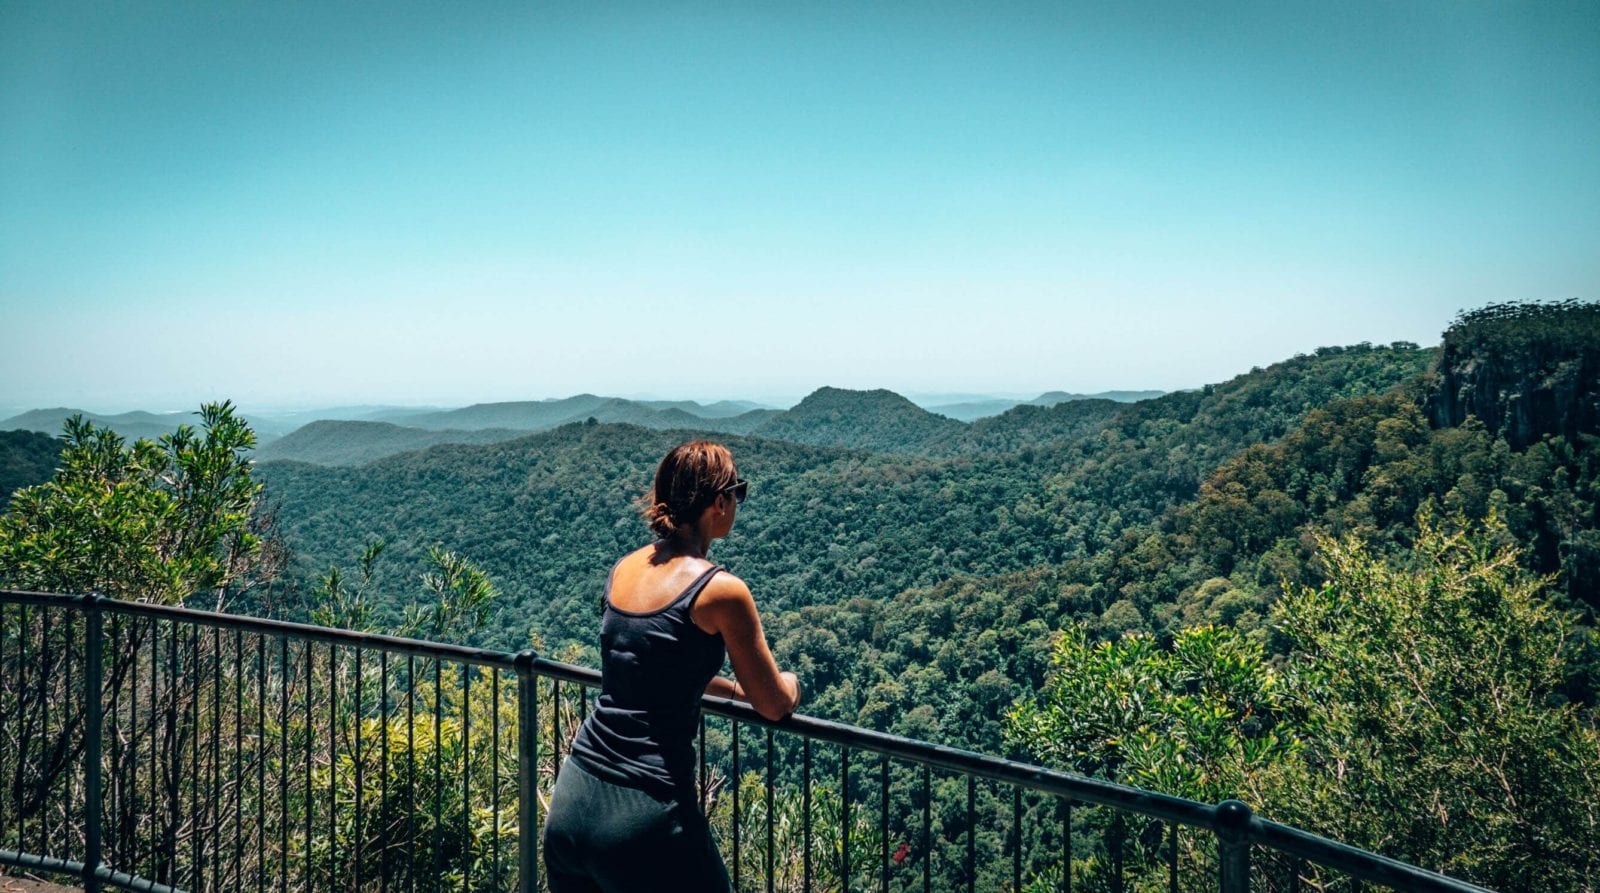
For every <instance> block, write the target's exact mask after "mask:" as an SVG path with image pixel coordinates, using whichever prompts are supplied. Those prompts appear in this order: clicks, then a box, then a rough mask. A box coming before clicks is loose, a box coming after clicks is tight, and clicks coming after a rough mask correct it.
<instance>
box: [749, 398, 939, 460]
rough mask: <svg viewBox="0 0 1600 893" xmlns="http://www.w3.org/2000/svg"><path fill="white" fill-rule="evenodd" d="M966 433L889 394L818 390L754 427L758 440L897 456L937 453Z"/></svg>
mask: <svg viewBox="0 0 1600 893" xmlns="http://www.w3.org/2000/svg"><path fill="white" fill-rule="evenodd" d="M965 430H966V425H964V424H962V423H961V422H958V421H956V420H955V419H950V418H946V417H944V416H941V415H935V414H933V413H931V412H928V411H927V410H926V409H923V408H922V407H920V406H918V405H917V404H915V403H912V402H911V401H910V400H907V399H906V398H904V397H902V396H900V395H899V394H896V393H894V392H893V391H885V390H875V391H848V390H844V389H841V388H827V387H825V388H818V389H817V390H816V391H813V392H812V393H811V394H810V395H809V396H807V397H806V398H805V399H804V400H802V401H800V403H799V404H798V405H796V406H795V407H794V408H793V409H790V410H789V411H788V412H784V413H780V414H778V415H776V416H774V417H773V418H771V419H769V420H768V421H766V422H765V423H763V424H762V425H760V426H758V427H757V428H755V429H754V431H753V432H752V433H754V434H755V435H757V436H758V437H765V438H769V439H771V440H787V441H790V442H793V443H808V444H814V445H817V446H850V447H859V448H861V449H869V450H882V451H887V452H901V453H927V452H935V451H937V450H938V449H939V448H940V447H942V446H943V445H944V444H947V443H949V442H951V441H953V440H955V439H956V438H957V437H959V436H961V433H962V432H963V431H965Z"/></svg>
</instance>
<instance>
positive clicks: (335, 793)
mask: <svg viewBox="0 0 1600 893" xmlns="http://www.w3.org/2000/svg"><path fill="white" fill-rule="evenodd" d="M307 843H308V844H309V843H310V841H307ZM338 887H339V646H338V645H335V644H333V643H332V642H330V643H328V888H329V889H337V888H338Z"/></svg>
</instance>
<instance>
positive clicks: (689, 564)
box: [544, 440, 800, 893]
mask: <svg viewBox="0 0 1600 893" xmlns="http://www.w3.org/2000/svg"><path fill="white" fill-rule="evenodd" d="M748 491H749V484H747V483H746V482H745V481H743V480H741V479H740V478H739V475H738V472H737V471H736V469H735V468H734V465H733V455H732V454H731V453H729V452H728V449H727V448H726V447H724V446H722V445H720V444H715V443H709V442H706V441H700V440H697V441H693V442H691V443H686V444H683V445H681V446H679V447H677V448H675V449H674V450H672V452H670V453H668V454H667V455H666V458H664V459H662V460H661V465H660V466H659V467H658V468H657V469H656V478H655V485H654V487H653V488H652V489H651V491H650V493H649V495H648V497H647V498H646V500H645V502H646V508H645V511H644V517H645V520H646V521H647V522H649V524H650V529H651V530H652V531H654V532H655V534H656V536H657V537H658V539H657V540H656V541H655V542H654V543H651V544H650V545H648V546H645V547H644V548H642V549H638V550H636V551H633V552H630V553H629V554H627V555H624V556H623V557H622V560H620V561H618V562H617V564H616V566H615V567H613V568H612V569H611V576H610V578H609V579H607V581H606V591H605V599H604V607H603V608H602V612H601V617H600V651H601V658H600V660H601V675H602V683H601V693H600V697H599V698H598V699H597V700H596V702H595V709H594V712H593V713H592V714H590V716H589V718H588V719H587V720H585V721H584V723H583V725H582V727H580V728H579V729H578V734H577V736H576V737H574V738H573V741H572V754H571V756H570V757H569V758H568V759H567V761H566V762H565V763H564V764H563V767H562V770H561V776H560V778H559V780H558V781H557V782H556V789H555V793H554V794H553V795H552V796H551V799H550V812H549V816H548V817H547V819H546V821H545V830H544V861H545V872H546V874H547V876H548V878H549V882H550V889H551V891H552V893H570V891H608V893H609V891H636V890H692V891H701V890H714V891H725V890H727V889H728V887H729V884H728V872H727V869H726V868H725V867H724V866H723V864H722V857H721V856H719V855H718V854H717V848H716V844H715V843H714V842H713V841H712V839H711V828H710V826H709V825H708V824H707V823H706V819H705V816H704V815H703V814H702V813H701V812H700V807H699V803H698V802H697V799H696V797H695V774H694V764H695V753H694V745H693V739H694V735H695V731H696V729H697V727H698V725H699V718H700V695H701V694H702V693H705V694H709V695H717V696H720V697H731V698H739V699H741V700H746V701H749V702H750V705H751V706H753V707H754V708H755V709H756V711H757V712H758V713H760V714H761V715H762V716H764V717H766V718H768V719H773V720H776V719H782V718H783V717H785V716H788V715H789V714H790V713H793V712H794V708H795V706H796V705H797V704H799V703H800V683H799V681H798V680H797V679H796V678H795V675H794V674H793V673H786V672H779V670H778V666H777V664H776V663H775V662H774V661H773V659H772V652H771V651H769V650H768V649H767V640H766V637H765V635H763V634H762V632H761V618H760V617H759V616H758V615H757V613H756V605H755V601H754V600H753V599H752V598H751V596H750V588H749V587H748V586H746V585H745V584H744V581H742V580H740V579H739V578H738V577H735V576H734V575H732V574H730V573H728V572H727V571H726V570H724V569H723V568H721V567H718V566H717V565H715V564H713V563H711V561H710V560H709V559H708V558H707V557H706V556H707V553H708V552H709V551H710V548H711V543H712V541H714V540H717V539H720V538H722V537H725V536H727V535H728V532H729V531H730V530H732V529H733V521H734V517H735V516H736V515H737V514H738V511H739V503H741V502H743V501H744V498H745V495H746V493H747V492H748ZM724 652H726V655H727V657H728V659H729V660H730V661H731V662H732V663H733V672H734V674H735V676H736V678H737V680H738V681H734V680H730V679H725V678H720V677H718V676H717V675H716V673H717V671H718V670H719V669H721V668H722V661H723V656H724Z"/></svg>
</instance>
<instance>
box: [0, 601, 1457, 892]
mask: <svg viewBox="0 0 1600 893" xmlns="http://www.w3.org/2000/svg"><path fill="white" fill-rule="evenodd" d="M5 603H9V604H26V605H36V606H46V607H56V608H68V609H77V610H91V609H93V610H98V611H101V612H104V613H112V614H123V615H129V616H136V617H148V618H161V619H166V620H171V621H174V622H180V623H189V624H194V625H198V626H206V627H215V628H219V629H229V630H239V631H242V632H253V633H258V634H262V635H270V636H284V637H290V638H295V639H302V640H307V641H314V642H323V643H330V644H337V645H348V646H355V647H365V648H373V649H379V650H384V651H388V652H390V653H394V654H402V655H415V656H417V657H429V658H437V659H443V660H449V661H453V662H459V663H465V664H474V665H478V666H485V667H496V668H500V669H503V670H508V671H516V672H529V671H531V672H532V673H533V674H534V675H538V676H546V677H549V678H552V679H559V680H564V681H568V682H573V683H577V684H580V685H586V686H591V687H598V686H599V685H600V678H601V677H600V672H599V671H598V670H594V669H590V668H588V667H580V666H576V665H574V664H569V663H563V662H561V661H555V660H550V659H548V658H543V657H539V656H537V655H536V654H534V653H533V652H531V651H524V652H520V653H518V652H508V651H496V650H493V649H486V648H473V647H468V646H464V645H451V644H446V643H442V642H430V641H426V640H422V639H411V638H406V637H402V636H390V635H382V634H378V633H366V632H357V631H353V630H341V629H333V628H330V627H324V626H315V625H312V624H306V623H295V622H291V621H284V620H268V619H265V618H261V617H248V616H244V615H238V614H224V613H220V612H215V611H202V610H197V609H193V608H179V607H173V606H168V605H155V604H149V603H144V602H131V601H124V600H120V599H111V598H106V597H105V596H100V595H61V594H57V593H45V592H17V591H8V590H0V604H5ZM701 704H702V707H703V709H704V710H705V711H707V712H709V713H713V714H717V715H721V716H726V717H729V718H731V719H735V720H738V721H739V722H743V723H749V724H752V725H758V726H766V727H770V728H773V729H779V730H782V731H785V732H788V733H790V734H795V735H800V736H802V737H806V738H811V739H814V740H817V741H825V742H828V743H832V744H839V745H843V746H847V747H852V748H857V749H860V750H867V751H871V752H874V753H878V754H883V755H885V756H890V757H894V758H896V759H900V760H905V761H908V762H913V763H919V764H922V765H926V766H931V767H934V768H938V769H944V770H948V771H951V772H957V773H962V774H965V775H972V776H977V777H980V778H986V779H989V780H992V781H997V782H1001V783H1005V784H1011V785H1016V786H1018V787H1023V788H1028V789H1031V790H1035V791H1040V792H1043V793H1046V794H1050V795H1053V796H1056V797H1060V798H1065V799H1068V800H1073V801H1081V802H1085V803H1093V804H1097V805H1101V806H1107V807H1110V808H1113V809H1117V810H1121V811H1124V812H1130V813H1135V814H1138V815H1142V816H1146V817H1148V818H1152V819H1157V820H1160V821H1163V822H1170V823H1176V824H1180V825H1186V826H1189V827H1192V828H1199V829H1203V830H1207V831H1211V832H1213V833H1216V834H1217V835H1218V837H1219V838H1220V839H1221V840H1223V841H1224V842H1226V843H1230V844H1233V845H1238V844H1240V843H1253V844H1258V845H1260V846H1264V847H1267V848H1269V849H1272V850H1275V851H1277V852H1281V853H1284V854H1286V855H1290V856H1293V857H1296V858H1300V859H1304V860H1305V861H1307V862H1312V863H1315V864H1317V865H1321V866H1324V867H1327V868H1333V869H1336V870H1338V871H1342V872H1344V873H1346V874H1349V875H1351V876H1354V877H1356V878H1360V879H1361V880H1366V881H1372V882H1375V883H1380V884H1385V885H1388V886H1391V887H1395V888H1398V889H1404V890H1422V891H1439V893H1489V891H1486V890H1485V889H1484V888H1482V887H1478V886H1475V885H1473V884H1470V883H1467V882H1465V881H1462V880H1459V879H1456V878H1452V877H1449V876H1447V875H1443V874H1439V873H1437V872H1433V871H1429V870H1427V869H1424V868H1419V867H1417V866H1415V865H1410V864H1408V863H1405V862H1401V861H1399V860H1396V859H1391V858H1389V857H1387V856H1383V855H1380V854H1378V853H1373V852H1370V851H1368V850H1363V849H1360V848H1357V847H1352V846H1349V845H1346V844H1343V843H1339V842H1338V841H1334V840H1330V839H1328V838H1326V837H1322V836H1320V835H1317V834H1313V833H1311V832H1309V831H1304V830H1301V829H1298V828H1294V827H1291V826H1288V825H1283V824H1280V823H1278V822H1274V821H1270V820H1268V819H1264V818H1262V817H1260V816H1257V815H1254V814H1253V813H1252V812H1251V810H1250V808H1249V807H1248V806H1246V805H1245V804H1243V803H1240V802H1239V801H1237V800H1225V801H1223V802H1222V803H1220V804H1209V803H1201V802H1199V801H1195V800H1188V799H1185V798H1182V797H1174V796H1172V795H1169V794H1162V793H1158V792H1155V791H1146V790H1143V789H1141V788H1135V787H1131V786H1128V785H1123V784H1117V783H1115V782H1110V781H1105V780H1102V779H1097V778H1091V777H1089V776H1085V775H1079V774H1076V773H1072V772H1064V771H1060V770H1055V769H1048V768H1044V767H1041V766H1035V765H1031V764H1028V763H1022V762H1017V761H1015V760H1007V759H1003V758H1001V757H996V756H991V755H989V754H983V753H978V752H976V751H970V750H963V749H961V748H956V747H948V746H945V745H940V744H932V743H929V742H926V741H919V740H916V739H913V738H906V737H903V736H900V735H893V734H889V733H887V732H878V731H873V730H871V729H863V728H860V727H857V726H851V725H846V724H844V723H838V722H833V721H831V720H826V719H819V718H817V717H814V716H805V715H802V714H795V715H792V716H789V717H786V718H784V719H781V720H776V721H774V720H769V719H766V718H765V717H763V716H761V715H760V714H759V713H757V712H756V710H755V708H753V707H751V706H750V705H749V704H746V703H744V702H741V701H734V700H730V699H727V698H718V697H712V696H710V695H706V696H703V697H702V699H701ZM8 856H9V857H10V858H9V859H8ZM18 859H29V860H45V861H49V862H59V861H60V860H54V859H47V857H39V856H30V855H27V854H19V853H12V852H10V851H6V850H0V863H5V862H8V861H9V862H11V864H19V865H21V864H25V863H23V862H21V861H17V860H18ZM32 864H34V865H35V866H37V867H44V866H43V863H41V862H38V861H35V862H33V863H32ZM68 864H71V865H75V866H77V869H78V871H80V872H81V871H82V869H83V867H82V865H81V864H79V863H65V862H62V863H61V865H63V866H66V865H68ZM57 870H63V871H65V870H67V869H65V868H60V869H57ZM97 873H98V874H101V875H102V876H103V879H104V880H106V881H109V882H110V883H112V884H115V885H117V886H121V887H123V888H124V889H130V890H153V889H155V887H152V886H149V885H150V883H151V882H149V881H145V880H143V879H139V878H127V877H125V876H124V877H118V876H116V875H115V873H111V872H107V871H106V869H104V868H102V869H100V871H99V872H97Z"/></svg>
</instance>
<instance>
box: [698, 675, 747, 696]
mask: <svg viewBox="0 0 1600 893" xmlns="http://www.w3.org/2000/svg"><path fill="white" fill-rule="evenodd" d="M706 694H708V695H710V696H712V697H713V698H733V699H734V700H738V701H746V700H749V699H748V698H746V697H745V696H744V689H742V688H740V687H739V683H737V682H735V681H733V680H732V679H729V678H728V677H726V676H712V677H711V681H710V682H709V683H707V684H706Z"/></svg>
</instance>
